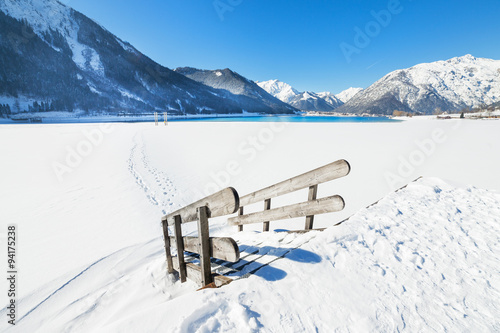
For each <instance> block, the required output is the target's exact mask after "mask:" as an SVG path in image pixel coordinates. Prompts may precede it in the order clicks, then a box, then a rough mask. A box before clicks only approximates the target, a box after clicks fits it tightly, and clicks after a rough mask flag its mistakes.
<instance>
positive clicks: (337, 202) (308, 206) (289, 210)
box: [227, 195, 345, 225]
mask: <svg viewBox="0 0 500 333" xmlns="http://www.w3.org/2000/svg"><path fill="white" fill-rule="evenodd" d="M344 206H345V204H344V199H342V197H341V196H338V195H334V196H331V197H326V198H321V199H316V200H313V201H306V202H301V203H298V204H293V205H289V206H284V207H278V208H274V209H270V210H266V211H263V212H256V213H251V214H247V215H242V216H235V217H231V218H229V219H227V222H228V223H229V225H238V224H250V223H260V222H262V221H276V220H284V219H289V218H294V217H303V216H308V215H317V214H324V213H331V212H338V211H341V210H342V209H344Z"/></svg>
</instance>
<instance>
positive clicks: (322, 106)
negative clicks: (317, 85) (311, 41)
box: [257, 80, 343, 111]
mask: <svg viewBox="0 0 500 333" xmlns="http://www.w3.org/2000/svg"><path fill="white" fill-rule="evenodd" d="M257 84H258V85H259V86H260V87H261V88H263V89H264V90H265V91H267V92H268V93H269V94H271V95H273V96H274V97H276V98H278V99H280V100H282V101H283V102H285V103H288V104H290V105H292V106H294V107H296V108H297V109H299V110H303V111H332V110H334V109H335V108H337V107H339V106H340V105H342V104H343V102H342V101H341V100H339V99H338V98H337V97H336V96H335V95H333V94H331V93H329V92H322V93H314V92H311V91H304V92H299V91H297V90H296V89H294V88H293V87H292V86H290V85H289V84H287V83H284V82H281V81H279V80H269V81H262V82H257Z"/></svg>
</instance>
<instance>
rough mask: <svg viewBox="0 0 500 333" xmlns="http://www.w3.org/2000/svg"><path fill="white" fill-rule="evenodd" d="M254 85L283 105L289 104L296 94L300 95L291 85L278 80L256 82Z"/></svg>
mask: <svg viewBox="0 0 500 333" xmlns="http://www.w3.org/2000/svg"><path fill="white" fill-rule="evenodd" d="M256 83H257V84H258V85H259V86H260V87H261V88H262V89H264V90H265V91H267V92H268V93H269V94H271V95H273V96H274V97H276V98H278V99H279V100H281V101H283V102H285V103H290V102H291V101H292V100H293V99H294V98H295V97H296V96H297V95H298V94H300V92H299V91H297V90H296V89H294V88H293V87H292V86H291V85H289V84H288V83H285V82H281V81H279V80H269V81H261V82H259V81H257V82H256Z"/></svg>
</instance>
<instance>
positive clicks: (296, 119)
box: [168, 116, 400, 123]
mask: <svg viewBox="0 0 500 333" xmlns="http://www.w3.org/2000/svg"><path fill="white" fill-rule="evenodd" d="M168 121H169V122H171V121H172V122H176V121H204V122H256V123H260V122H274V121H281V122H290V123H380V122H398V121H400V120H394V119H389V118H386V117H335V116H255V117H214V118H185V119H172V120H170V119H169V120H168Z"/></svg>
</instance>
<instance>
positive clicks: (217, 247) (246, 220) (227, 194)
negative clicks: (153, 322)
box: [162, 160, 351, 287]
mask: <svg viewBox="0 0 500 333" xmlns="http://www.w3.org/2000/svg"><path fill="white" fill-rule="evenodd" d="M350 170H351V167H350V165H349V163H348V162H347V161H345V160H339V161H336V162H333V163H330V164H327V165H325V166H322V167H320V168H317V169H314V170H312V171H309V172H306V173H304V174H301V175H299V176H296V177H293V178H290V179H287V180H285V181H282V182H280V183H277V184H274V185H272V186H269V187H266V188H264V189H261V190H259V191H255V192H253V193H250V194H248V195H246V196H244V197H242V198H240V197H239V195H238V192H236V190H235V189H234V188H232V187H228V188H226V189H224V190H221V191H219V192H217V193H214V194H212V195H210V196H208V197H206V198H203V199H201V200H198V201H196V202H194V203H192V204H190V205H188V206H186V207H184V208H181V209H179V210H177V211H175V212H173V213H170V214H168V215H165V216H163V217H162V225H163V236H164V240H165V252H166V257H167V268H168V272H169V273H173V272H174V271H178V272H179V276H180V280H181V282H185V281H186V278H188V279H190V280H193V281H195V282H196V283H198V284H199V285H201V286H202V287H204V286H207V285H212V286H216V287H218V286H221V285H224V284H227V283H229V282H231V281H232V280H231V279H230V278H228V277H225V276H222V275H218V274H212V270H211V266H210V258H211V257H213V258H216V259H221V260H224V261H228V262H237V261H238V260H239V258H240V252H239V248H238V246H237V244H236V242H235V241H234V240H233V239H232V238H228V237H209V228H208V219H209V218H212V217H219V216H224V215H229V214H233V213H235V212H237V211H238V216H235V217H231V218H229V219H228V223H229V224H231V225H237V226H238V227H239V230H240V231H241V230H243V225H244V224H250V223H264V231H269V223H270V221H275V220H283V219H288V218H294V217H304V216H305V217H306V225H305V230H310V229H312V227H313V221H314V215H317V214H324V213H330V212H338V211H341V210H342V209H344V205H345V204H344V200H343V199H342V197H340V196H338V195H334V196H329V197H326V198H321V199H316V194H317V191H318V185H319V184H321V183H324V182H327V181H331V180H334V179H337V178H340V177H344V176H347V175H348V174H349V172H350ZM307 187H308V188H309V196H308V201H306V202H301V203H298V204H293V205H288V206H283V207H278V208H273V209H271V199H272V198H275V197H278V196H280V195H283V194H287V193H290V192H294V191H297V190H300V189H304V188H307ZM259 201H264V211H262V212H256V213H251V214H246V215H244V214H243V207H244V206H245V205H250V204H253V203H256V202H259ZM194 221H197V223H198V237H183V236H182V229H181V224H183V223H189V222H194ZM168 226H173V227H174V236H169V234H168ZM171 247H175V248H176V249H177V257H176V260H173V258H172V254H171V252H170V248H171ZM184 251H189V252H193V253H198V254H199V255H200V266H198V265H195V264H193V263H186V262H185V260H184Z"/></svg>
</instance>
